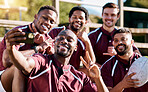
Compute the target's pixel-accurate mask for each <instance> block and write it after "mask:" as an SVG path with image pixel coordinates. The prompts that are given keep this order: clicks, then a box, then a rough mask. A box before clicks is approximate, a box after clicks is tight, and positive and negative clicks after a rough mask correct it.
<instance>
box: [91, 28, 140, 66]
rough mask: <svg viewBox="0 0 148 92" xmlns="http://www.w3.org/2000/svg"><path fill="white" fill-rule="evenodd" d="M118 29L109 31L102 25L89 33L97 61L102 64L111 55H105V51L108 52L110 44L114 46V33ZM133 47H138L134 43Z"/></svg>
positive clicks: (135, 48)
mask: <svg viewBox="0 0 148 92" xmlns="http://www.w3.org/2000/svg"><path fill="white" fill-rule="evenodd" d="M116 30H117V29H116V28H114V30H113V31H112V32H111V33H109V32H108V31H106V30H105V29H104V28H103V27H100V28H97V29H96V30H94V31H91V32H90V33H89V34H88V37H89V39H90V41H91V45H92V47H93V50H94V53H95V56H96V62H97V63H99V64H101V65H102V64H103V63H104V62H105V61H106V60H107V59H109V58H110V57H111V56H109V55H103V53H107V50H108V46H113V45H112V42H113V39H112V35H113V33H114V32H115V31H116ZM133 49H134V50H137V49H138V48H137V47H136V46H135V45H133Z"/></svg>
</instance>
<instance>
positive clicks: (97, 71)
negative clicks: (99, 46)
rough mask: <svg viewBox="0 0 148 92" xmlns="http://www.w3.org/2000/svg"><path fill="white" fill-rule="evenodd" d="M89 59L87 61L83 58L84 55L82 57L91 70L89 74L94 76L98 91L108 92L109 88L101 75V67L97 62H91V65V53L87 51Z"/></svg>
mask: <svg viewBox="0 0 148 92" xmlns="http://www.w3.org/2000/svg"><path fill="white" fill-rule="evenodd" d="M86 56H87V59H86V61H85V60H84V59H83V58H82V56H81V57H80V59H81V61H82V62H83V64H84V65H85V66H86V68H87V69H88V70H89V76H90V77H91V78H93V80H94V81H95V83H96V86H97V89H98V92H108V89H107V87H106V85H105V83H104V81H103V79H102V77H101V74H100V69H99V67H98V66H97V65H96V64H91V65H90V63H89V62H90V61H91V59H90V58H89V53H88V52H87V53H86Z"/></svg>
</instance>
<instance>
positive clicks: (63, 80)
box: [27, 54, 97, 92]
mask: <svg viewBox="0 0 148 92" xmlns="http://www.w3.org/2000/svg"><path fill="white" fill-rule="evenodd" d="M32 58H33V60H34V61H35V67H34V68H33V70H32V71H31V73H30V75H29V77H28V83H27V86H28V87H27V92H86V91H88V92H96V91H97V87H96V85H95V84H94V83H92V82H91V81H90V79H89V77H87V76H86V74H85V73H83V72H80V71H77V70H76V69H75V68H74V67H73V66H71V65H62V64H61V63H60V62H59V61H57V60H56V59H55V58H54V55H45V54H44V55H43V54H35V55H34V56H32Z"/></svg>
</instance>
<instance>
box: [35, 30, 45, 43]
mask: <svg viewBox="0 0 148 92" xmlns="http://www.w3.org/2000/svg"><path fill="white" fill-rule="evenodd" d="M44 41H45V39H44V35H43V34H40V33H37V32H36V35H35V37H34V43H36V44H41V43H43V42H44Z"/></svg>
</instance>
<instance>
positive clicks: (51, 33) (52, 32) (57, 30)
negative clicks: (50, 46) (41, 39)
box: [48, 26, 65, 39]
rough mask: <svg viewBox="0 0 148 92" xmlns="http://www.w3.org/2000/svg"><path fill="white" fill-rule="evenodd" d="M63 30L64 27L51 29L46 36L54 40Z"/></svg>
mask: <svg viewBox="0 0 148 92" xmlns="http://www.w3.org/2000/svg"><path fill="white" fill-rule="evenodd" d="M64 29H65V26H62V27H55V28H53V29H51V31H49V32H48V35H49V36H50V37H51V38H53V39H54V38H55V37H56V36H57V35H58V34H59V33H60V32H61V31H62V30H64Z"/></svg>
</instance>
